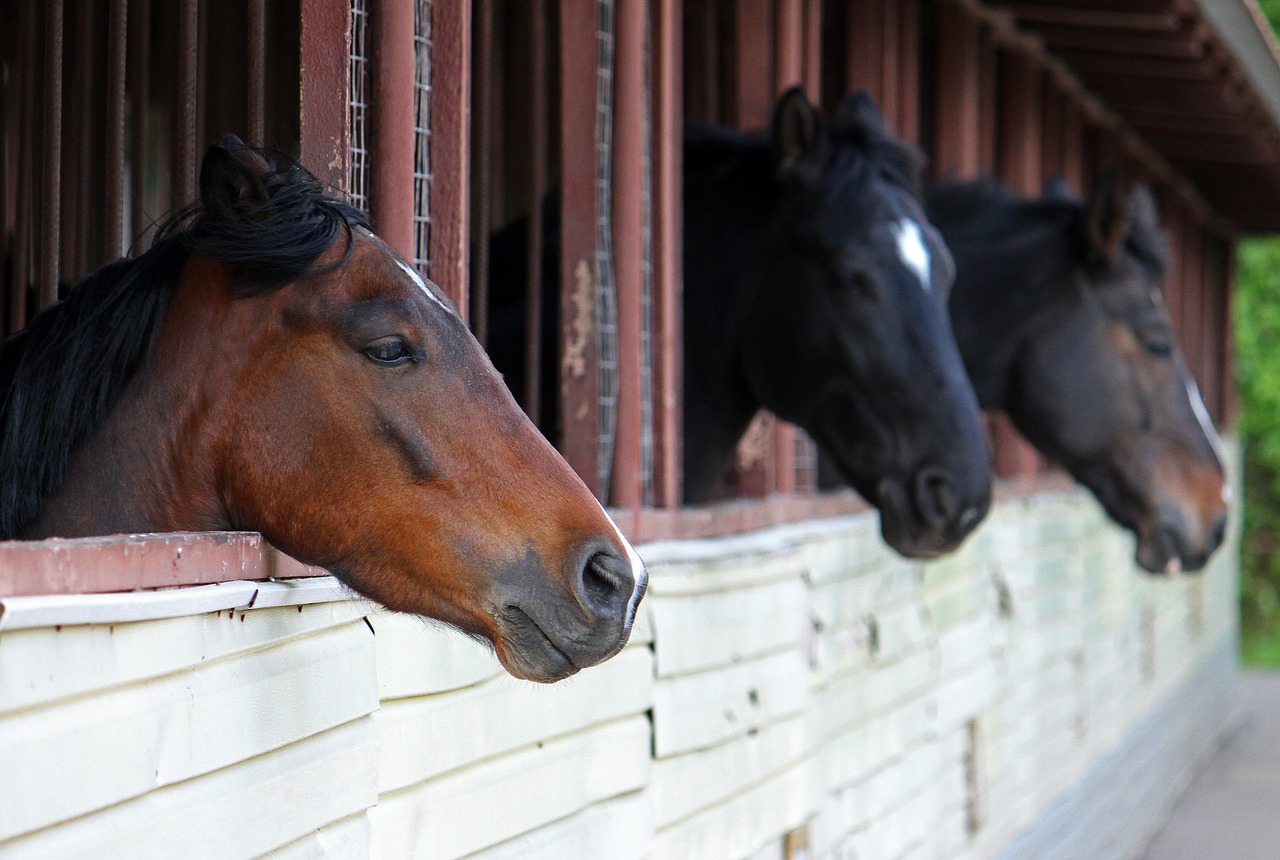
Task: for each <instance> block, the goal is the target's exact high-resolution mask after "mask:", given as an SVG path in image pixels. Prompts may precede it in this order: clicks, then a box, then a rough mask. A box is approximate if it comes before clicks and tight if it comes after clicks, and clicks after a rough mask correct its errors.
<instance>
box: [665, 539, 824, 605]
mask: <svg viewBox="0 0 1280 860" xmlns="http://www.w3.org/2000/svg"><path fill="white" fill-rule="evenodd" d="M797 549H798V544H797V541H796V540H795V539H794V538H791V537H781V536H779V534H778V533H777V532H776V531H774V530H768V531H764V532H757V533H755V534H748V535H730V536H728V537H723V538H714V539H711V540H705V541H676V542H669V543H667V542H664V543H661V544H649V545H647V546H646V548H645V550H646V552H648V553H650V554H649V555H646V556H644V559H645V564H646V566H647V567H648V570H649V594H652V595H678V594H707V593H709V592H713V591H725V590H730V591H732V590H736V589H740V588H745V587H750V586H753V585H762V584H764V583H768V582H776V581H779V580H788V579H795V578H798V577H799V576H800V575H801V573H802V572H803V565H802V563H801V561H800V557H799V555H798V552H797Z"/></svg>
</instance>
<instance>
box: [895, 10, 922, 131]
mask: <svg viewBox="0 0 1280 860" xmlns="http://www.w3.org/2000/svg"><path fill="white" fill-rule="evenodd" d="M896 6H897V9H898V15H899V16H900V19H899V22H898V45H899V46H900V49H899V52H898V92H899V97H898V122H897V128H898V134H899V136H901V137H903V138H905V139H907V140H910V141H912V142H918V141H919V140H920V0H899V2H898V3H897V4H896Z"/></svg>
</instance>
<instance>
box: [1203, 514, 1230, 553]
mask: <svg viewBox="0 0 1280 860" xmlns="http://www.w3.org/2000/svg"><path fill="white" fill-rule="evenodd" d="M1226 536H1227V515H1226V514H1225V513H1222V514H1218V518H1217V519H1216V520H1214V521H1213V526H1212V527H1210V529H1209V540H1208V543H1206V544H1205V548H1204V552H1205V555H1206V556H1208V555H1211V554H1212V553H1213V551H1214V550H1216V549H1217V548H1218V547H1220V546H1222V541H1223V540H1225V539H1226Z"/></svg>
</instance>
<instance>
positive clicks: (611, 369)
mask: <svg viewBox="0 0 1280 860" xmlns="http://www.w3.org/2000/svg"><path fill="white" fill-rule="evenodd" d="M597 9H598V10H599V29H598V30H597V31H596V43H597V56H596V151H597V158H596V164H597V170H598V173H597V174H596V212H597V216H596V273H597V278H596V285H597V293H596V319H597V320H598V322H599V326H598V337H599V346H600V353H599V354H600V368H599V373H600V404H599V408H600V451H599V459H598V461H597V470H598V474H599V476H600V484H599V486H600V497H601V498H603V499H607V498H608V497H609V478H610V475H611V472H612V467H613V448H614V439H615V436H616V432H617V424H618V301H617V294H616V290H617V285H616V283H615V282H614V278H613V242H612V238H611V236H610V230H611V229H612V225H611V220H610V214H609V213H610V212H611V211H612V201H613V185H612V179H611V177H612V175H613V33H614V17H613V0H599V3H598V4H597Z"/></svg>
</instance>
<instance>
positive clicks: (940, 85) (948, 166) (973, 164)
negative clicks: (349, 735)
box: [933, 3, 981, 179]
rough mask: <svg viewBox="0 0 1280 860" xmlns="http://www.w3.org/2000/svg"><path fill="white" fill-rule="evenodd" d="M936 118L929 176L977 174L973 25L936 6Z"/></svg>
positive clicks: (956, 8)
mask: <svg viewBox="0 0 1280 860" xmlns="http://www.w3.org/2000/svg"><path fill="white" fill-rule="evenodd" d="M935 9H936V15H937V19H936V21H937V28H936V33H937V39H936V42H935V44H934V46H933V48H934V50H935V51H936V53H937V58H938V64H937V80H936V81H935V85H936V87H937V93H938V96H937V100H936V101H937V107H936V110H937V117H936V121H935V124H934V129H935V135H934V137H935V139H934V141H933V158H934V171H935V172H936V173H937V174H938V175H939V176H942V177H948V178H954V179H958V178H962V177H973V176H977V175H978V174H979V173H980V172H981V163H980V161H979V157H980V154H981V144H980V136H981V125H980V116H979V114H980V111H981V103H980V99H981V87H980V83H981V82H980V79H979V66H980V60H981V53H980V47H981V45H980V41H979V30H978V23H977V22H976V21H974V20H973V18H972V17H970V16H969V14H968V12H967V11H966V10H965V9H964V7H962V6H960V5H959V4H953V3H940V4H938V5H937V6H936V7H935Z"/></svg>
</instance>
